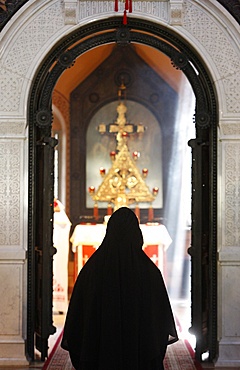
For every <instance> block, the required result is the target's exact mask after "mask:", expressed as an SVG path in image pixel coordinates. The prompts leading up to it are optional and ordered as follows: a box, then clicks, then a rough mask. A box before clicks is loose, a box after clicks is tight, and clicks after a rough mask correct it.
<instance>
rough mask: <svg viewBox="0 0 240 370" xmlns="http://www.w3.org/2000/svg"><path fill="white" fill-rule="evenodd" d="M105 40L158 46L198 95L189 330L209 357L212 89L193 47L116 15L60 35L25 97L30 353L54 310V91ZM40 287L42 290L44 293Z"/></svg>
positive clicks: (43, 338)
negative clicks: (78, 61) (75, 64)
mask: <svg viewBox="0 0 240 370" xmlns="http://www.w3.org/2000/svg"><path fill="white" fill-rule="evenodd" d="M107 43H117V44H118V45H122V46H124V45H127V44H129V43H140V44H145V45H149V46H151V47H153V48H156V49H158V50H159V51H161V52H163V53H164V54H166V55H167V56H168V57H169V58H170V59H171V60H172V63H173V64H174V65H175V66H176V68H179V69H180V70H182V71H183V73H184V74H185V75H186V77H187V78H188V80H189V82H190V84H191V86H192V89H193V91H194V94H195V96H196V109H195V123H196V139H194V140H192V141H191V142H190V145H191V148H192V153H193V165H192V184H193V191H192V242H191V248H190V254H191V257H192V331H193V333H194V334H195V335H196V336H197V346H196V355H197V357H198V358H200V357H201V354H202V353H203V352H205V351H206V350H208V351H209V354H210V357H209V358H210V360H212V359H214V358H215V356H216V351H217V348H216V340H217V337H216V294H217V292H216V129H217V113H216V101H215V94H214V91H213V88H212V85H211V79H210V76H209V75H208V71H207V70H206V68H205V67H204V65H203V63H202V61H201V60H200V58H199V57H198V55H197V53H196V51H193V50H192V48H190V47H189V46H188V45H187V43H185V42H184V41H183V40H181V39H180V38H179V37H177V35H176V34H174V33H173V32H170V31H168V30H166V29H165V28H164V27H160V26H159V25H155V24H154V23H152V22H148V21H141V20H136V19H134V18H132V19H131V20H129V24H128V26H126V27H125V26H124V27H123V26H122V24H121V20H119V18H112V19H108V20H104V21H99V22H95V23H92V24H91V25H90V26H85V27H82V28H81V29H79V30H77V31H75V32H74V33H72V34H71V35H70V36H68V37H66V38H65V39H64V40H62V42H60V43H59V44H58V45H57V46H56V48H54V50H53V51H52V52H51V54H50V55H49V56H48V57H47V58H46V60H45V61H44V63H43V64H42V66H41V68H40V70H39V72H38V74H37V76H36V78H35V81H34V83H33V85H32V91H31V95H30V100H29V135H30V136H29V139H30V140H29V142H30V156H29V158H30V166H29V173H30V182H29V185H30V186H29V190H30V192H29V207H30V212H29V251H28V259H29V265H28V266H29V268H28V272H29V275H28V302H29V307H28V353H29V356H30V357H33V349H34V333H35V332H36V333H37V345H38V347H39V349H40V350H41V352H42V357H43V358H44V357H45V356H46V349H47V340H48V336H49V335H50V334H51V333H52V332H53V331H54V328H53V326H52V309H51V278H52V271H51V263H52V255H53V253H54V249H53V248H52V215H53V209H52V200H53V151H54V146H55V144H56V142H55V140H54V139H52V138H51V123H52V113H51V112H52V107H51V101H52V99H51V96H52V91H53V89H54V86H55V84H56V82H57V80H58V78H59V77H60V75H61V74H62V73H63V72H64V70H65V69H66V68H69V67H70V66H71V65H72V63H73V62H74V60H75V59H76V58H77V57H78V56H79V55H81V54H82V53H85V52H86V51H87V50H90V49H92V48H94V47H96V46H99V45H103V44H107ZM46 189H47V191H46ZM43 235H44V238H43ZM44 280H45V281H44ZM35 283H36V287H37V289H36V294H35ZM43 289H46V290H45V292H44V291H43ZM36 302H37V303H36ZM36 305H37V306H36ZM36 307H37V310H36ZM35 312H37V314H36V313H35Z"/></svg>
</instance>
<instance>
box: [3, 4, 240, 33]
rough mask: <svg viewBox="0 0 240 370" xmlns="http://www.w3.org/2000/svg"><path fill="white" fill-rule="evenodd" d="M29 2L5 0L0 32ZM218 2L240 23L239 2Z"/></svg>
mask: <svg viewBox="0 0 240 370" xmlns="http://www.w3.org/2000/svg"><path fill="white" fill-rule="evenodd" d="M27 2H28V0H15V1H12V0H3V1H2V2H1V4H0V31H1V29H3V27H4V26H5V25H6V24H7V23H8V21H9V20H10V19H11V18H12V16H13V15H14V14H15V13H16V12H17V11H18V10H19V9H20V8H21V7H22V6H23V5H24V4H26V3H27ZM218 2H219V3H220V4H221V5H222V6H223V7H224V8H225V9H227V11H228V12H229V13H230V14H231V15H232V17H233V18H235V19H236V21H237V22H238V23H240V4H239V0H218Z"/></svg>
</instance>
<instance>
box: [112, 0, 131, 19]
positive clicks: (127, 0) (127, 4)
mask: <svg viewBox="0 0 240 370" xmlns="http://www.w3.org/2000/svg"><path fill="white" fill-rule="evenodd" d="M123 1H124V2H125V6H124V11H123V24H124V25H126V24H127V13H132V0H123ZM114 10H115V12H118V0H114Z"/></svg>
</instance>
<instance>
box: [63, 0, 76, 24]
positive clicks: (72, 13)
mask: <svg viewBox="0 0 240 370" xmlns="http://www.w3.org/2000/svg"><path fill="white" fill-rule="evenodd" d="M77 9H78V0H64V18H65V24H66V25H67V24H71V25H75V24H77Z"/></svg>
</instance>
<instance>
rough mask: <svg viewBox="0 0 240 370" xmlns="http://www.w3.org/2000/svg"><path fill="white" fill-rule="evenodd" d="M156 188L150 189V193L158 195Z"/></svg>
mask: <svg viewBox="0 0 240 370" xmlns="http://www.w3.org/2000/svg"><path fill="white" fill-rule="evenodd" d="M158 190H159V189H158V188H157V187H156V186H155V187H154V188H153V189H152V192H153V195H155V196H156V195H158Z"/></svg>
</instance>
